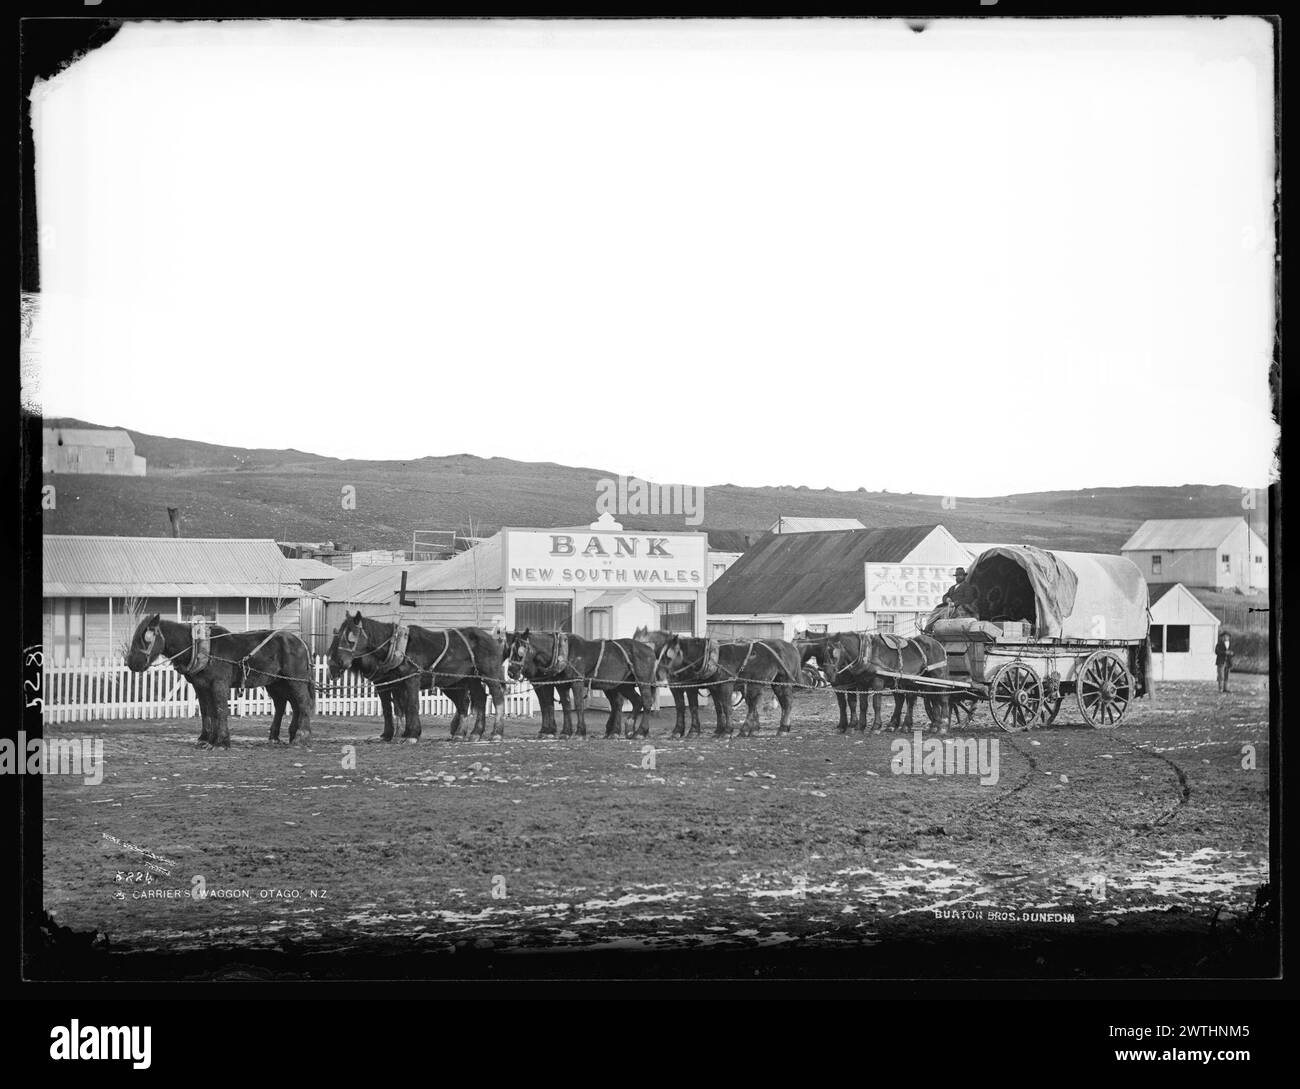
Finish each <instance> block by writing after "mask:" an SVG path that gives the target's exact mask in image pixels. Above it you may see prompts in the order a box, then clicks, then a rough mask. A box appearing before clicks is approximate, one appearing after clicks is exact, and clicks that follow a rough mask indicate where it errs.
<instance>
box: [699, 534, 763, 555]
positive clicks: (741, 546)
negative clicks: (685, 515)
mask: <svg viewBox="0 0 1300 1089" xmlns="http://www.w3.org/2000/svg"><path fill="white" fill-rule="evenodd" d="M704 532H705V533H706V534H707V535H708V538H709V548H710V549H711V550H712V551H714V552H744V551H745V549H747V548H749V546H750V545H752V544H753V543H754V542H755V541H757V540H758V539H759V538H760V537H762V536H763V533H761V532H760V533H755V532H753V531H752V530H744V529H707V530H705V531H704Z"/></svg>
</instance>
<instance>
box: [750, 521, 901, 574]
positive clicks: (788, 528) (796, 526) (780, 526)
mask: <svg viewBox="0 0 1300 1089" xmlns="http://www.w3.org/2000/svg"><path fill="white" fill-rule="evenodd" d="M866 528H867V527H866V526H864V525H863V524H862V523H861V522H859V521H858V520H857V519H856V518H805V517H802V516H800V515H795V516H794V517H787V516H786V515H784V514H783V515H781V516H780V517H779V518H777V520H776V521H775V522H773V523H772V527H771V529H770V530H769V532H771V533H821V532H824V531H826V530H833V529H866ZM881 562H882V563H883V562H885V561H883V560H882V561H881Z"/></svg>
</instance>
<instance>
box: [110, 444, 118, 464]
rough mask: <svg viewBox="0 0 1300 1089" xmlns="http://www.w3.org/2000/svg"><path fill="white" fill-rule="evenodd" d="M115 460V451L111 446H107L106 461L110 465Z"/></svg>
mask: <svg viewBox="0 0 1300 1089" xmlns="http://www.w3.org/2000/svg"><path fill="white" fill-rule="evenodd" d="M115 461H117V451H116V450H114V449H113V448H112V447H109V450H108V463H109V464H110V465H112V464H113V462H115Z"/></svg>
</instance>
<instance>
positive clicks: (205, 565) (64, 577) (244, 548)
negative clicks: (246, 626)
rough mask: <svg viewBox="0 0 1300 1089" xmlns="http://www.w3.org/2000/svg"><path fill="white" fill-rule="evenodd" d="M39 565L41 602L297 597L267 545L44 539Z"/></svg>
mask: <svg viewBox="0 0 1300 1089" xmlns="http://www.w3.org/2000/svg"><path fill="white" fill-rule="evenodd" d="M41 567H42V592H43V593H44V595H45V596H46V597H128V596H134V597H146V596H156V597H280V598H296V597H301V596H302V588H301V586H299V582H298V576H297V575H296V574H295V572H294V571H293V569H292V568H291V567H290V566H289V561H288V560H286V559H285V558H284V556H283V554H282V553H281V552H280V550H279V548H277V547H276V544H275V542H274V541H272V540H246V539H229V538H220V537H218V538H202V537H179V538H178V537H77V536H64V535H59V534H49V535H47V536H46V537H45V538H44V541H43V547H42V556H41Z"/></svg>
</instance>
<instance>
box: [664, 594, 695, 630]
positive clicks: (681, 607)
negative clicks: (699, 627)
mask: <svg viewBox="0 0 1300 1089" xmlns="http://www.w3.org/2000/svg"><path fill="white" fill-rule="evenodd" d="M655 604H656V605H658V606H659V628H660V630H661V631H678V632H682V633H683V634H685V635H694V634H695V602H693V601H657V602H655Z"/></svg>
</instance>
